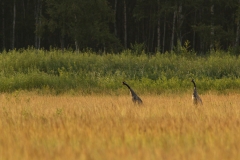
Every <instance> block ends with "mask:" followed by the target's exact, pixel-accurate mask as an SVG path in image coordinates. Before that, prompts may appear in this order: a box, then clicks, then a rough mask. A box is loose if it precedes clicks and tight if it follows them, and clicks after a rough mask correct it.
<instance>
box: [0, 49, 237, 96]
mask: <svg viewBox="0 0 240 160" xmlns="http://www.w3.org/2000/svg"><path fill="white" fill-rule="evenodd" d="M239 77H240V59H239V58H238V57H237V56H235V55H231V54H230V53H228V52H223V51H217V52H213V53H211V54H208V55H205V56H196V54H194V53H192V54H191V53H188V54H184V53H183V54H181V53H180V54H179V53H178V54H176V53H164V54H161V53H156V54H155V55H151V56H150V55H148V54H146V53H142V54H140V55H136V54H133V53H132V51H130V50H126V51H124V52H122V53H119V54H107V53H106V54H102V55H99V54H97V53H94V52H91V51H86V52H80V53H76V52H72V51H64V52H62V51H60V50H50V51H44V50H33V49H26V50H19V51H16V50H13V51H9V52H2V53H1V54H0V91H1V92H13V91H16V90H27V91H28V90H29V91H32V90H40V91H43V92H44V91H50V92H53V93H66V92H69V91H73V92H80V93H83V94H92V93H100V94H101V93H102V94H121V93H125V91H126V90H125V88H124V87H123V86H122V81H123V80H124V81H126V82H128V84H129V85H130V86H131V87H132V88H134V89H135V90H137V91H138V92H141V93H142V94H144V93H146V94H147V93H153V94H160V93H171V92H186V91H189V90H191V89H192V84H191V82H190V81H191V79H192V78H194V79H195V81H196V84H197V87H198V90H199V92H200V93H203V92H207V91H210V90H214V91H220V92H224V91H228V90H235V91H237V90H239V89H240V79H239Z"/></svg>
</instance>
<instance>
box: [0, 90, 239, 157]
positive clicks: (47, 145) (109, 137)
mask: <svg viewBox="0 0 240 160" xmlns="http://www.w3.org/2000/svg"><path fill="white" fill-rule="evenodd" d="M239 96H240V95H239V94H229V95H217V94H205V95H202V96H201V98H202V99H203V103H204V105H203V106H200V107H194V106H193V105H192V102H191V95H190V94H184V95H159V96H157V95H144V96H141V98H142V100H143V101H144V105H143V106H141V107H139V106H134V105H133V104H132V102H131V97H130V96H99V95H98V96H97V95H96V96H70V95H65V96H50V95H49V96H46V95H37V94H31V93H17V92H15V93H13V94H1V95H0V102H1V104H0V159H1V160H16V159H17V160H21V159H24V160H33V159H43V160H46V159H51V160H55V159H56V160H61V159H64V160H65V159H71V160H72V159H73V160H74V159H81V160H84V159H93V160H95V159H97V160H101V159H103V160H108V159H109V160H112V159H115V160H118V159H124V160H132V159H138V160H139V159H141V160H150V159H158V160H159V159H164V160H168V159H169V160H173V159H191V160H203V159H204V160H205V159H211V160H219V159H228V160H229V159H234V160H235V159H240V153H239V150H240V107H239V104H240V102H239Z"/></svg>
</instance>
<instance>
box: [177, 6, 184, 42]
mask: <svg viewBox="0 0 240 160" xmlns="http://www.w3.org/2000/svg"><path fill="white" fill-rule="evenodd" d="M177 21H178V22H177V31H178V33H177V34H178V40H180V43H181V45H182V29H181V27H182V24H183V15H182V3H181V4H180V5H179V7H178V14H177Z"/></svg>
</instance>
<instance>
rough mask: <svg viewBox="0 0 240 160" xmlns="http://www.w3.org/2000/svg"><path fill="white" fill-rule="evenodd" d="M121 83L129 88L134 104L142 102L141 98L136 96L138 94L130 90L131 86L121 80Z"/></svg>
mask: <svg viewBox="0 0 240 160" xmlns="http://www.w3.org/2000/svg"><path fill="white" fill-rule="evenodd" d="M123 85H125V86H127V87H128V89H129V90H130V92H131V95H132V101H133V102H134V103H135V104H136V103H137V104H142V103H143V102H142V100H141V98H140V97H138V95H137V94H136V93H135V92H134V91H133V90H132V88H131V87H130V86H129V85H128V84H127V83H126V82H123Z"/></svg>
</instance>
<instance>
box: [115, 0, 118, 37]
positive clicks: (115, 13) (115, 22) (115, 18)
mask: <svg viewBox="0 0 240 160" xmlns="http://www.w3.org/2000/svg"><path fill="white" fill-rule="evenodd" d="M114 17H115V21H114V34H115V36H116V37H117V0H115V4H114Z"/></svg>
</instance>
